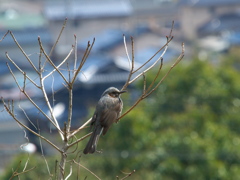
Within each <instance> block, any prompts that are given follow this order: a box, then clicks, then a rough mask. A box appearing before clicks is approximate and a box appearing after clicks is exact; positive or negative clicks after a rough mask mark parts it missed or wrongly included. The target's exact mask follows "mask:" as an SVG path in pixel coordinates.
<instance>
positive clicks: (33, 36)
mask: <svg viewBox="0 0 240 180" xmlns="http://www.w3.org/2000/svg"><path fill="white" fill-rule="evenodd" d="M6 32H7V30H0V38H2V37H3V35H4V34H5V33H6ZM12 33H13V34H14V36H15V38H16V39H17V41H18V43H19V44H20V45H32V44H38V39H37V38H38V36H39V37H40V38H41V41H42V43H43V44H46V43H52V37H51V35H50V32H49V31H48V30H47V29H46V28H39V27H38V28H25V29H19V30H13V31H12ZM13 45H16V44H15V42H14V40H13V38H12V36H11V35H10V34H8V35H7V36H6V37H5V38H4V39H3V40H2V41H1V42H0V47H1V46H2V47H6V46H13Z"/></svg>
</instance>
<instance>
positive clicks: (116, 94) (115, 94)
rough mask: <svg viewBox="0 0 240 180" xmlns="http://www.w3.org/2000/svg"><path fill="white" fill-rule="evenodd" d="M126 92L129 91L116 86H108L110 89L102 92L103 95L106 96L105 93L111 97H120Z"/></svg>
mask: <svg viewBox="0 0 240 180" xmlns="http://www.w3.org/2000/svg"><path fill="white" fill-rule="evenodd" d="M125 92H127V91H125V90H124V91H119V90H118V89H117V88H115V87H110V88H108V89H106V90H105V91H104V93H103V94H102V96H105V95H109V96H111V97H119V96H120V94H122V93H125Z"/></svg>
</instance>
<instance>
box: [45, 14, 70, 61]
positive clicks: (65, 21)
mask: <svg viewBox="0 0 240 180" xmlns="http://www.w3.org/2000/svg"><path fill="white" fill-rule="evenodd" d="M66 24H67V18H65V20H64V23H63V25H62V29H61V31H60V33H59V35H58V37H57V40H56V41H55V43H54V45H53V47H52V49H51V51H50V53H49V57H51V55H52V53H53V50H54V49H55V47H56V45H57V43H58V42H59V39H60V37H61V35H62V32H63V30H64V29H65V27H66Z"/></svg>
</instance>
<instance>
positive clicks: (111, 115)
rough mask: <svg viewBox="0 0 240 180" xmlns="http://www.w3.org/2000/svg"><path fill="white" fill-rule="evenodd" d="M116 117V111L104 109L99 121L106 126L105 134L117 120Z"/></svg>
mask: <svg viewBox="0 0 240 180" xmlns="http://www.w3.org/2000/svg"><path fill="white" fill-rule="evenodd" d="M116 119H117V113H116V111H111V110H108V109H105V110H104V111H102V113H101V116H100V117H99V122H100V124H101V126H102V127H104V129H103V135H105V134H106V132H107V131H108V129H109V128H110V126H111V125H112V124H113V122H115V120H116Z"/></svg>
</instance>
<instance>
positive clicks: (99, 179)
mask: <svg viewBox="0 0 240 180" xmlns="http://www.w3.org/2000/svg"><path fill="white" fill-rule="evenodd" d="M73 162H74V163H75V164H77V165H78V166H80V167H82V168H83V169H85V170H87V171H88V172H90V173H91V174H92V175H93V176H95V177H96V178H97V179H98V180H101V178H99V177H98V176H97V175H96V174H94V173H93V172H92V171H90V170H89V169H88V168H86V167H85V166H83V165H81V164H80V163H78V162H76V161H75V160H73Z"/></svg>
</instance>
